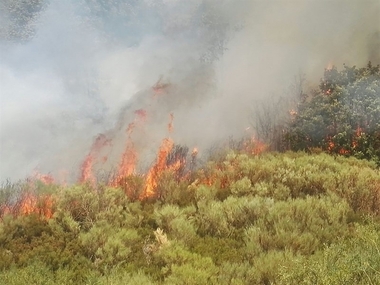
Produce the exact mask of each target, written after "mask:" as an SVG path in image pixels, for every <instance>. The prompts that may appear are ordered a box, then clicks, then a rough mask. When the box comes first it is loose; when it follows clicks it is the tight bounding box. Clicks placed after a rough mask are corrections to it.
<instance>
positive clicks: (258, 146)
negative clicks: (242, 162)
mask: <svg viewBox="0 0 380 285" xmlns="http://www.w3.org/2000/svg"><path fill="white" fill-rule="evenodd" d="M244 148H245V151H246V152H247V153H249V154H253V155H259V154H260V153H263V152H265V151H266V150H267V149H268V145H266V144H265V143H263V142H261V141H259V140H257V139H256V138H255V137H254V136H252V137H251V139H250V140H248V141H246V142H245V143H244Z"/></svg>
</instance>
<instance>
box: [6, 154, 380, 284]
mask: <svg viewBox="0 0 380 285" xmlns="http://www.w3.org/2000/svg"><path fill="white" fill-rule="evenodd" d="M142 179H143V177H142V176H129V177H127V178H126V183H128V185H127V186H125V187H124V191H132V192H134V193H135V192H136V191H137V192H138V191H142V190H143V188H142V185H143V184H142V183H141V182H142ZM139 187H140V188H139ZM139 189H140V190H139ZM156 189H157V193H159V194H157V196H156V197H154V198H151V199H144V200H142V201H140V200H138V199H135V198H133V197H129V198H128V195H126V194H125V193H127V192H125V193H124V192H123V190H122V189H120V188H112V187H108V186H104V185H97V186H96V187H93V186H91V185H90V184H82V185H80V184H78V185H73V186H66V187H65V186H59V185H53V184H45V183H42V182H41V181H34V182H32V181H29V182H26V183H20V184H8V185H3V187H2V191H1V195H2V196H1V199H2V200H1V202H2V203H1V205H2V208H1V210H2V212H1V213H2V219H1V224H0V245H1V248H0V257H1V258H0V268H1V273H0V279H1V280H3V281H4V282H5V283H4V284H26V283H29V284H126V283H127V284H315V283H318V284H342V282H343V283H344V284H377V283H379V282H380V254H379V247H380V238H379V234H378V233H379V230H380V220H379V215H380V171H379V169H378V168H377V167H376V164H375V163H372V162H368V161H363V160H357V159H356V158H353V157H351V158H345V157H342V156H331V155H327V154H324V153H321V154H305V153H293V152H287V153H284V154H279V153H263V154H260V155H247V154H238V153H236V152H229V153H228V154H227V155H225V156H221V157H219V158H218V159H216V160H214V161H209V162H208V163H207V165H206V166H204V167H202V168H200V169H198V170H196V171H194V172H192V173H190V174H188V175H186V176H183V177H178V175H176V173H175V171H173V170H170V169H168V170H167V171H164V172H163V173H162V174H161V175H160V178H159V181H158V183H157V188H156ZM130 193H131V192H130ZM136 197H138V195H137V196H136ZM6 207H7V208H6Z"/></svg>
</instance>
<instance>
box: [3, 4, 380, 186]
mask: <svg viewBox="0 0 380 285" xmlns="http://www.w3.org/2000/svg"><path fill="white" fill-rule="evenodd" d="M29 2H30V3H34V4H33V5H34V6H33V5H31V4H30V3H29ZM28 3H29V4H28ZM0 19H1V20H0V26H1V28H0V37H1V38H0V96H1V97H0V100H1V101H0V106H1V107H0V108H1V109H0V112H1V113H0V114H1V118H0V127H1V129H0V180H1V181H3V180H5V179H8V178H9V179H12V180H16V179H20V178H23V177H26V176H28V175H31V174H32V173H33V171H34V170H37V171H39V172H42V173H52V174H53V175H54V176H55V177H56V178H57V180H59V179H66V180H69V181H70V180H71V181H74V180H75V179H77V175H78V172H79V167H80V164H81V162H82V161H83V159H84V157H85V156H86V155H87V154H88V153H89V151H90V148H91V145H92V144H93V142H94V140H95V138H96V137H97V135H98V134H100V133H101V134H104V135H105V136H106V137H107V139H109V140H110V142H111V143H110V144H109V145H108V146H107V148H105V149H104V150H103V152H102V154H101V155H103V156H104V157H107V161H106V162H103V164H102V165H101V166H99V167H98V168H99V169H104V170H107V171H108V170H112V168H113V167H115V166H117V164H118V163H119V160H120V156H121V153H122V152H123V149H124V148H125V145H126V141H127V139H128V132H127V128H128V126H129V124H131V123H135V127H134V129H133V132H132V134H131V137H132V140H133V142H134V147H135V148H136V150H137V152H138V154H139V158H138V159H139V161H140V167H141V168H144V165H145V166H146V165H148V164H149V163H151V162H152V160H153V159H154V156H155V152H156V150H157V148H158V146H159V144H160V142H161V140H162V139H163V138H165V137H168V136H170V137H171V138H172V139H173V140H174V142H175V143H179V144H184V145H187V146H189V147H197V148H198V149H199V150H200V151H201V152H202V151H203V152H205V151H206V150H207V149H208V148H209V147H210V146H212V145H213V144H214V143H216V142H217V141H219V140H222V139H225V138H228V137H230V136H235V137H238V136H240V135H243V134H244V133H245V132H246V129H247V127H250V126H251V125H252V112H253V110H254V109H255V107H257V106H255V104H257V102H259V101H262V100H264V101H265V100H268V102H270V100H272V99H273V97H276V96H283V95H284V90H286V89H287V87H288V86H289V85H291V84H292V81H293V80H294V77H295V76H297V74H300V73H302V74H305V75H306V78H307V80H308V82H309V84H312V83H318V79H319V78H320V77H321V76H322V74H323V70H324V68H325V67H327V66H328V65H335V66H338V67H341V66H342V64H343V63H345V64H348V65H357V66H360V65H364V64H366V62H368V61H369V60H371V61H373V63H375V64H377V63H379V61H380V56H379V50H380V40H379V38H380V36H379V35H380V20H379V19H380V2H379V1H377V0H365V1H363V0H353V1H338V0H337V1H318V0H313V1H312V0H307V1H285V0H284V1H281V0H277V1H253V0H252V1H244V0H241V1H240V0H239V1H235V0H219V1H216V0H191V1H188V0H156V1H155V0H141V1H134V0H114V1H101V0H71V1H70V0H69V1H62V0H50V1H49V0H39V1H21V0H17V1H16V0H13V1H11V0H4V1H3V2H2V4H0ZM138 110H143V111H144V112H145V113H144V114H146V118H145V119H144V120H145V121H144V120H142V119H141V118H139V115H138V114H139V113H138V112H137V113H136V111H138ZM170 114H172V115H173V131H172V132H171V133H169V131H168V128H167V125H168V123H169V122H170ZM139 120H140V121H139ZM141 120H142V121H141ZM143 121H144V122H143ZM99 163H100V162H99Z"/></svg>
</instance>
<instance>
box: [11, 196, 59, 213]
mask: <svg viewBox="0 0 380 285" xmlns="http://www.w3.org/2000/svg"><path fill="white" fill-rule="evenodd" d="M18 213H19V214H20V215H30V214H33V213H34V214H38V215H40V216H43V217H45V218H46V219H50V218H51V217H52V216H53V198H52V197H51V196H50V195H45V196H41V197H39V198H37V197H36V196H35V195H33V194H32V193H27V194H25V195H24V196H23V198H22V199H21V202H20V206H19V210H18Z"/></svg>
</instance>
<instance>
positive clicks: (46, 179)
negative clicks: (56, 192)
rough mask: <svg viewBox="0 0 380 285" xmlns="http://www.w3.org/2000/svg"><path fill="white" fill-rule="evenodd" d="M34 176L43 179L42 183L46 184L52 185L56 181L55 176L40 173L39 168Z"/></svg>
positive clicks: (36, 178)
mask: <svg viewBox="0 0 380 285" xmlns="http://www.w3.org/2000/svg"><path fill="white" fill-rule="evenodd" d="M33 178H34V179H35V180H39V181H41V182H42V183H44V184H46V185H50V184H53V183H54V178H53V177H52V176H51V175H50V174H42V173H39V172H38V171H37V170H35V171H34V175H33Z"/></svg>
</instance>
